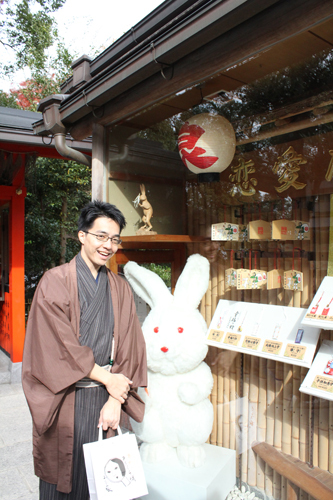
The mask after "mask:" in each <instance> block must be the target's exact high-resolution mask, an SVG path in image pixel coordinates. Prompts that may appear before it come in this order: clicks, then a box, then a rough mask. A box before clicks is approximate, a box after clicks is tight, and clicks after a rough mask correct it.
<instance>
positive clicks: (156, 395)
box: [124, 254, 213, 467]
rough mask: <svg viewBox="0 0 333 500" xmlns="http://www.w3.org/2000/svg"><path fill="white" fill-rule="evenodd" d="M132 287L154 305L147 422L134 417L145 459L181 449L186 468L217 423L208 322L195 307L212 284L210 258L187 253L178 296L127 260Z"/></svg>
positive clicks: (148, 333)
mask: <svg viewBox="0 0 333 500" xmlns="http://www.w3.org/2000/svg"><path fill="white" fill-rule="evenodd" d="M124 272H125V276H126V278H127V280H128V281H129V283H130V284H131V286H132V287H133V289H134V291H135V292H136V293H137V294H138V295H139V296H140V297H141V298H142V299H143V300H145V301H146V302H147V304H148V305H149V306H150V307H151V311H150V313H149V314H148V316H147V318H146V320H145V321H144V324H143V326H142V330H143V333H144V336H145V341H146V347H147V360H148V388H147V390H145V389H142V388H141V389H139V395H140V397H141V398H142V399H143V400H144V402H145V404H146V409H145V416H144V419H143V422H141V423H137V422H135V421H134V420H131V424H132V427H133V430H134V432H135V433H136V435H137V436H138V437H139V439H141V440H142V441H143V443H142V445H141V456H142V459H143V460H144V461H145V462H159V461H161V460H163V459H164V458H167V457H168V456H170V455H175V453H176V451H177V455H178V459H179V461H180V463H181V464H182V465H185V466H187V467H200V466H201V465H203V463H204V460H205V451H204V447H203V444H204V443H205V442H206V441H207V439H208V437H209V435H210V433H211V430H212V426H213V406H212V404H211V402H210V401H209V399H208V397H209V395H210V393H211V390H212V387H213V377H212V374H211V371H210V368H209V367H208V365H207V364H206V363H204V362H203V359H204V358H205V356H206V354H207V350H208V347H207V345H206V343H205V333H206V331H207V326H206V322H205V320H204V318H203V317H202V315H201V314H200V312H199V311H198V309H197V307H198V305H199V303H200V300H201V298H202V296H203V295H204V293H205V292H206V290H207V288H208V282H209V262H208V260H207V259H206V258H205V257H202V256H201V255H198V254H195V255H192V256H191V257H189V258H188V260H187V263H186V266H185V268H184V270H183V272H182V274H181V276H180V277H179V279H178V282H177V285H176V288H175V292H174V295H171V293H170V292H169V290H168V288H167V287H166V285H165V284H164V282H163V281H162V279H161V278H160V277H159V276H157V274H155V273H153V272H152V271H149V270H148V269H145V268H143V267H140V266H138V264H136V263H135V262H128V263H127V264H126V266H125V267H124Z"/></svg>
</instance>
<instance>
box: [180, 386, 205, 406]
mask: <svg viewBox="0 0 333 500" xmlns="http://www.w3.org/2000/svg"><path fill="white" fill-rule="evenodd" d="M178 396H179V398H180V399H181V401H183V403H186V404H188V405H194V404H196V403H199V401H200V400H201V399H202V398H201V395H200V391H199V389H198V387H197V386H196V385H195V384H193V383H192V382H185V383H183V384H180V386H179V388H178Z"/></svg>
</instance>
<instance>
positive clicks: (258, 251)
mask: <svg viewBox="0 0 333 500" xmlns="http://www.w3.org/2000/svg"><path fill="white" fill-rule="evenodd" d="M253 252H254V269H258V268H257V254H258V253H259V256H260V250H253Z"/></svg>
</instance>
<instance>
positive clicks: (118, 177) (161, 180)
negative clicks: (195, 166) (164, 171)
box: [109, 171, 184, 186]
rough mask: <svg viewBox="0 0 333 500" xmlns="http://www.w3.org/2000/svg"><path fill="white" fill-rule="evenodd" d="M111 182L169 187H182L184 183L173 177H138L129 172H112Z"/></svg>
mask: <svg viewBox="0 0 333 500" xmlns="http://www.w3.org/2000/svg"><path fill="white" fill-rule="evenodd" d="M109 180H110V181H127V182H138V183H139V184H145V183H152V184H166V183H167V184H168V186H182V185H183V183H184V181H183V180H182V179H175V178H172V177H152V176H149V175H136V174H130V173H127V172H113V171H112V172H110V176H109Z"/></svg>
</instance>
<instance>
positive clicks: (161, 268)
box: [141, 263, 171, 288]
mask: <svg viewBox="0 0 333 500" xmlns="http://www.w3.org/2000/svg"><path fill="white" fill-rule="evenodd" d="M141 265H142V267H145V268H146V269H149V271H152V272H153V273H156V274H157V276H159V277H160V278H161V279H162V280H163V281H164V283H165V284H166V286H167V287H168V288H170V287H171V264H154V263H152V264H141Z"/></svg>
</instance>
